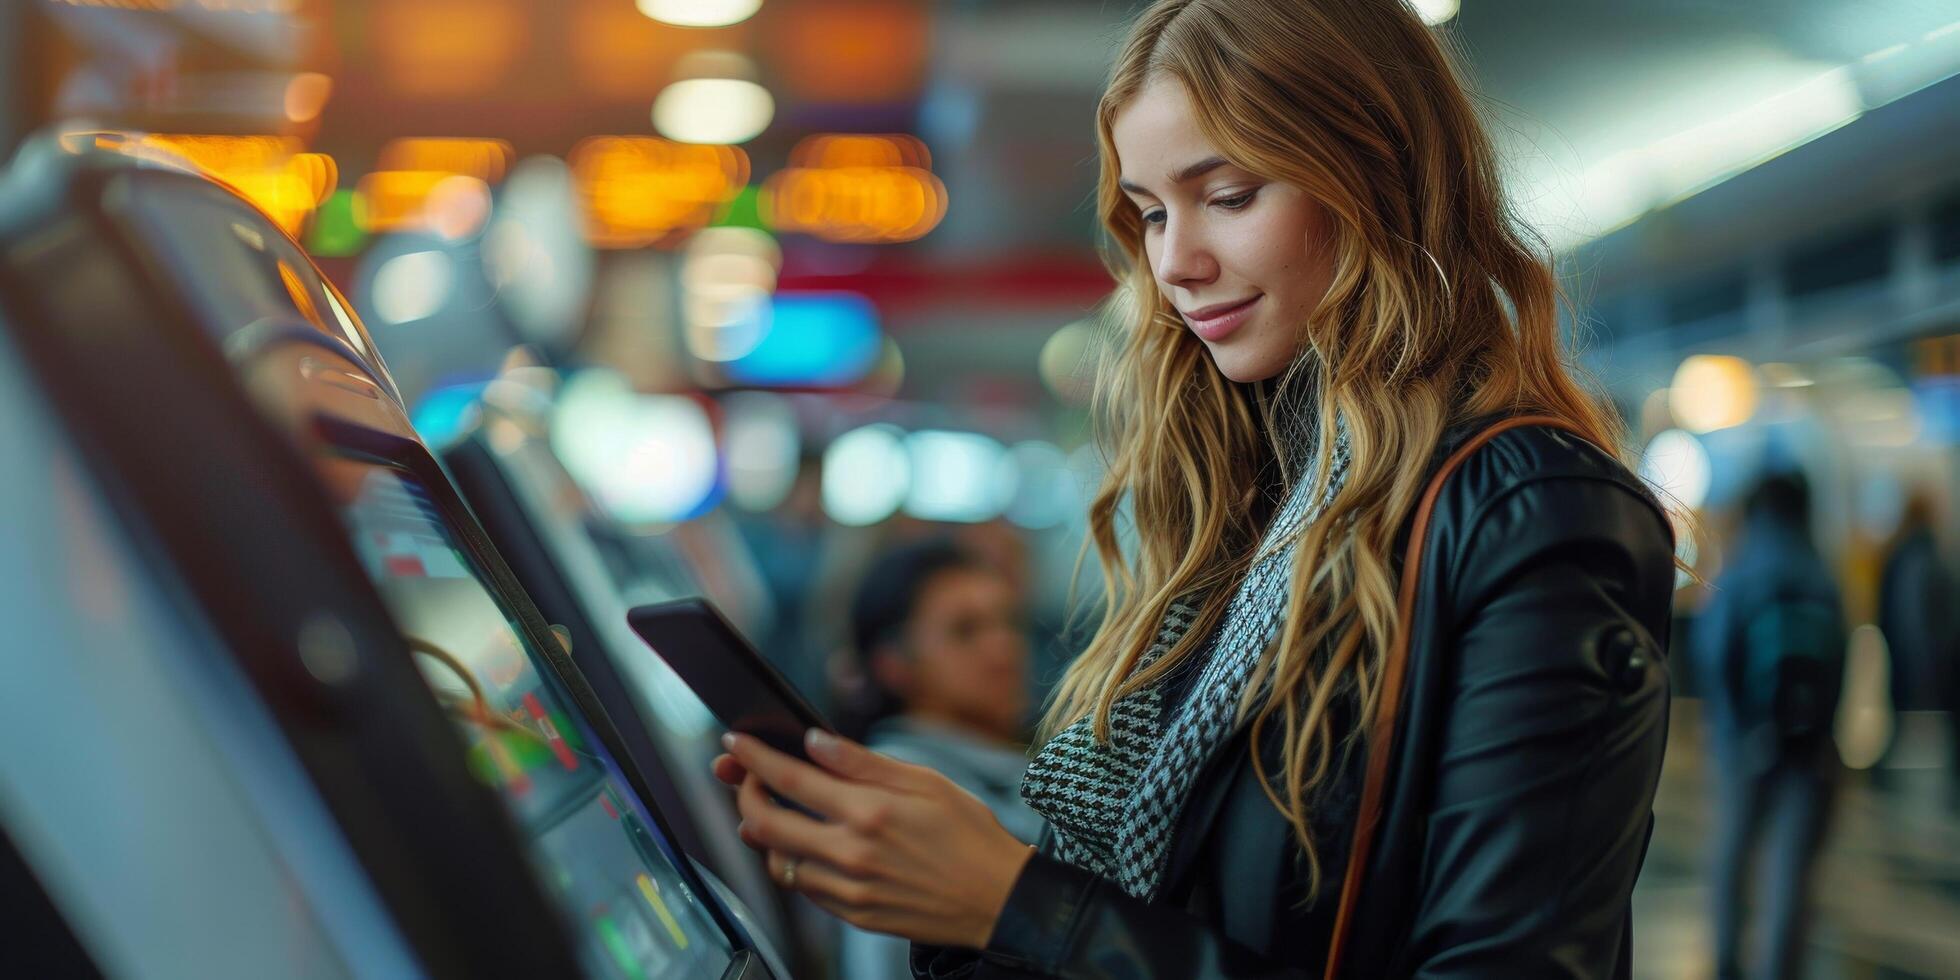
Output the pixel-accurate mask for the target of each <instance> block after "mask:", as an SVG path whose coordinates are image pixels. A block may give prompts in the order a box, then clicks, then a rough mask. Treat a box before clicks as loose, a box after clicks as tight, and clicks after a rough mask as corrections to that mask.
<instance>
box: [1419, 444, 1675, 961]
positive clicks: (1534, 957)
mask: <svg viewBox="0 0 1960 980" xmlns="http://www.w3.org/2000/svg"><path fill="white" fill-rule="evenodd" d="M1659 525H1660V518H1659V516H1658V515H1657V514H1656V513H1655V511H1654V509H1653V507H1652V506H1651V505H1650V504H1649V503H1647V502H1646V501H1645V500H1643V499H1641V498H1640V497H1638V496H1636V495H1635V493H1634V492H1633V491H1631V490H1629V489H1628V488H1626V487H1625V486H1623V485H1620V484H1618V483H1615V482H1611V481H1606V480H1596V479H1584V478H1578V479H1558V480H1550V481H1541V482H1536V483H1530V484H1527V485H1525V486H1524V487H1522V488H1520V489H1518V490H1517V491H1515V492H1513V493H1511V494H1509V495H1507V496H1506V497H1502V498H1499V499H1497V500H1494V501H1492V502H1491V503H1490V504H1489V506H1488V507H1487V508H1486V510H1485V512H1484V516H1483V518H1482V519H1481V520H1480V521H1479V522H1478V523H1477V524H1476V525H1474V526H1473V528H1472V531H1471V534H1472V537H1471V538H1470V539H1469V540H1468V541H1467V542H1466V546H1465V547H1464V549H1463V550H1462V552H1461V554H1462V555H1464V556H1465V561H1464V562H1463V567H1461V568H1459V569H1456V570H1455V571H1456V581H1455V584H1454V586H1453V591H1454V592H1455V595H1454V596H1453V598H1452V602H1451V606H1452V607H1453V608H1457V609H1461V610H1466V611H1467V612H1468V616H1467V618H1466V619H1465V620H1463V621H1462V625H1461V626H1460V627H1459V629H1458V632H1457V641H1456V650H1455V656H1454V657H1453V659H1452V662H1453V664H1454V665H1455V668H1456V670H1455V679H1454V683H1453V688H1452V690H1451V692H1450V705H1451V707H1450V714H1449V718H1448V719H1447V721H1446V722H1445V726H1444V729H1443V736H1442V740H1441V750H1440V754H1439V755H1438V757H1437V758H1436V760H1435V762H1434V777H1433V779H1434V791H1433V794H1434V795H1433V798H1432V801H1431V803H1430V806H1429V808H1428V818H1427V821H1426V826H1425V829H1424V833H1423V838H1424V839H1423V841H1422V847H1423V854H1422V862H1421V864H1422V867H1423V873H1422V882H1421V884H1420V886H1419V891H1418V893H1417V894H1419V895H1420V900H1419V904H1418V905H1417V907H1416V909H1414V913H1415V915H1414V918H1413V921H1412V923H1411V928H1410V931H1409V934H1408V941H1407V942H1406V943H1405V944H1404V945H1403V947H1402V949H1403V951H1404V952H1403V957H1404V958H1403V960H1402V962H1401V963H1400V964H1399V967H1400V968H1398V969H1396V970H1395V971H1394V972H1395V973H1396V974H1398V975H1407V976H1416V977H1433V978H1441V977H1452V978H1456V977H1506V978H1519V977H1610V976H1614V975H1615V974H1616V973H1617V972H1619V970H1620V966H1621V964H1620V963H1619V962H1618V960H1619V957H1620V956H1621V955H1623V951H1624V950H1625V948H1626V943H1625V941H1624V940H1625V935H1624V933H1625V930H1626V929H1627V928H1628V925H1627V911H1626V910H1627V909H1628V896H1629V894H1630V893H1631V891H1632V889H1633V882H1634V878H1635V877H1636V876H1637V875H1638V873H1639V869H1640V863H1641V860H1642V858H1643V857H1644V856H1645V853H1646V847H1647V840H1648V834H1649V830H1650V827H1651V824H1652V816H1651V814H1652V806H1653V800H1654V791H1655V788H1656V786H1657V784H1658V781H1659V778H1660V766H1661V754H1662V750H1663V748H1664V745H1665V735H1666V729H1667V687H1668V678H1667V669H1666V663H1665V661H1664V660H1663V659H1662V651H1663V650H1664V649H1665V647H1664V646H1663V645H1662V642H1664V640H1665V638H1664V637H1663V638H1662V642H1656V638H1655V637H1654V636H1652V635H1651V633H1650V629H1649V627H1648V626H1647V625H1644V624H1654V628H1655V629H1658V630H1663V631H1664V630H1665V629H1666V622H1667V609H1668V603H1669V601H1670V598H1671V596H1672V588H1673V582H1672V579H1673V569H1672V567H1671V548H1670V541H1669V537H1668V534H1667V532H1666V530H1665V528H1664V526H1659ZM1493 557H1495V558H1496V559H1497V560H1491V559H1492V558H1493Z"/></svg>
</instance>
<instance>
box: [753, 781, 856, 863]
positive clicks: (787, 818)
mask: <svg viewBox="0 0 1960 980" xmlns="http://www.w3.org/2000/svg"><path fill="white" fill-rule="evenodd" d="M735 809H736V811H737V812H739V813H741V815H742V827H741V835H742V842H743V843H745V844H747V845H749V846H750V847H753V848H755V849H757V850H778V851H788V852H789V853H791V854H795V855H801V856H805V857H814V858H818V859H821V860H826V861H834V860H835V859H836V858H837V857H838V855H837V854H835V853H834V852H835V851H836V850H839V849H840V848H839V847H838V844H839V842H838V841H837V840H836V839H835V837H834V835H832V834H828V833H826V831H828V830H829V829H831V828H829V826H828V825H827V824H824V823H821V822H819V821H816V820H812V819H810V818H809V817H806V816H804V815H803V814H801V813H798V812H796V811H795V810H791V809H789V808H787V807H782V806H777V805H776V802H775V801H774V800H771V799H770V798H769V791H768V790H767V789H766V788H765V787H764V786H763V784H762V780H761V779H760V778H759V777H756V776H754V775H751V776H750V777H749V778H748V779H746V780H743V781H742V788H741V789H739V790H737V791H736V793H735Z"/></svg>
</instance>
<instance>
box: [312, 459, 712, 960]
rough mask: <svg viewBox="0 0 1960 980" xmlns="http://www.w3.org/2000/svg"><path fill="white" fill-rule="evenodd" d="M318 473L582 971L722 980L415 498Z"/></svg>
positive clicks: (588, 744)
mask: <svg viewBox="0 0 1960 980" xmlns="http://www.w3.org/2000/svg"><path fill="white" fill-rule="evenodd" d="M322 463H323V465H324V466H325V467H326V468H327V470H328V474H327V475H328V476H329V479H330V482H332V483H333V484H334V485H335V486H336V487H337V488H338V489H340V490H341V491H342V496H343V499H348V498H351V500H352V503H351V504H348V505H346V507H345V517H346V520H347V522H348V525H349V528H350V530H351V532H352V533H353V535H354V544H355V550H356V551H357V552H359V554H360V557H361V561H362V563H363V564H364V565H365V566H366V568H367V572H368V575H369V577H370V578H372V579H373V581H374V582H375V583H376V585H377V586H378V587H379V589H380V592H381V595H382V598H383V599H384V600H385V601H386V602H387V604H388V606H389V608H390V610H391V611H392V612H393V613H394V616H395V618H396V621H397V622H398V623H399V624H400V625H401V628H402V630H403V632H404V635H405V636H406V638H407V639H408V642H409V648H410V650H411V651H412V654H411V655H412V656H414V657H415V659H416V663H417V665H418V666H419V667H420V668H421V672H422V675H423V676H424V677H425V678H426V679H427V681H428V683H429V686H430V687H431V688H432V689H433V690H434V691H435V694H436V697H437V699H438V700H440V701H441V702H442V704H443V707H444V709H445V710H446V711H447V712H448V714H449V715H450V717H451V718H452V719H454V721H455V723H456V726H457V728H458V730H459V731H460V732H461V733H462V736H463V739H464V741H465V743H466V744H467V745H468V746H469V749H468V752H469V765H470V767H471V768H472V770H473V771H475V772H476V774H477V775H478V777H479V778H481V779H483V780H484V781H485V782H486V783H489V784H490V785H493V786H495V787H497V788H498V790H499V791H500V792H501V793H502V796H503V798H504V801H505V803H506V804H507V805H508V806H509V807H510V810H511V813H512V815H513V816H514V818H515V819H516V822H517V823H518V825H519V826H520V828H521V829H522V831H523V832H524V834H525V836H526V837H527V838H528V840H529V842H530V846H531V849H532V858H533V860H534V861H535V862H536V864H537V867H538V870H539V873H540V878H541V880H542V881H543V883H544V885H545V887H546V889H547V890H548V891H550V892H551V894H552V896H553V897H554V899H555V900H556V901H557V902H558V904H559V906H560V907H561V908H562V909H563V911H564V914H565V917H566V918H567V919H568V920H569V921H570V922H571V923H572V924H573V927H574V928H575V929H576V931H577V933H578V935H579V938H580V941H581V944H582V946H583V949H582V951H581V952H582V955H583V956H584V957H585V958H586V960H587V961H588V962H589V964H590V968H591V969H592V970H593V972H594V973H595V975H599V976H610V977H630V978H646V980H657V978H665V977H690V978H692V977H712V976H720V975H721V974H722V972H723V971H724V970H725V969H726V967H727V965H728V963H729V960H730V958H731V955H732V954H731V951H730V948H729V944H728V942H727V940H726V938H725V937H724V936H723V934H722V933H721V931H720V929H719V928H718V927H717V926H716V925H715V921H714V919H712V918H711V917H710V916H709V914H708V912H707V910H705V909H704V908H702V907H701V906H700V904H699V901H698V899H697V898H696V896H695V895H693V894H692V892H691V891H690V890H689V889H688V887H687V886H686V885H685V883H684V882H683V881H682V880H681V878H680V877H679V875H678V874H677V873H676V871H675V868H674V865H673V863H672V862H673V860H674V858H673V856H672V855H673V851H672V849H671V848H670V847H668V846H666V845H664V843H663V842H661V841H659V840H658V839H657V838H656V836H655V834H656V831H655V830H654V828H653V825H652V823H651V821H649V820H648V819H646V817H645V815H644V813H643V812H642V811H641V809H640V806H639V803H638V802H637V801H636V799H635V797H634V796H633V795H632V794H631V793H630V792H628V791H627V789H626V788H625V785H624V784H623V783H622V781H621V780H620V779H619V778H618V774H617V771H616V768H615V765H614V763H613V761H612V760H611V759H610V758H609V757H608V756H607V755H606V754H605V751H604V749H603V748H601V747H600V745H599V744H598V741H597V739H595V738H594V737H592V735H591V733H590V732H589V731H588V729H587V728H586V726H585V724H584V722H583V720H582V719H581V717H580V716H579V715H578V714H577V713H576V711H575V710H574V709H573V708H572V704H571V701H570V699H569V698H567V697H565V696H563V695H562V694H561V692H560V690H559V687H558V684H557V682H556V679H555V677H554V676H553V675H552V674H551V673H550V669H549V667H547V666H546V665H545V664H544V663H543V662H542V661H541V659H540V654H539V653H538V651H536V650H535V649H532V648H531V647H530V646H529V645H528V644H527V642H526V641H525V640H524V636H523V633H522V632H521V631H520V630H519V629H518V628H517V626H516V624H515V623H514V622H513V621H512V619H511V617H510V616H508V615H507V614H506V613H505V611H504V609H503V607H502V606H501V605H500V604H499V602H498V601H497V599H496V598H495V596H494V595H493V594H492V592H491V591H490V589H489V588H488V587H487V586H486V585H485V584H484V581H483V579H482V575H481V573H480V572H479V571H478V569H477V568H476V567H475V564H474V562H473V561H472V560H471V559H470V557H469V556H468V555H467V554H466V553H465V552H464V551H463V550H462V548H461V547H460V546H459V542H457V541H456V539H455V538H454V537H453V536H452V535H451V534H450V532H449V530H448V528H447V526H446V524H445V522H444V520H443V519H442V517H441V515H440V513H439V511H438V510H437V508H436V506H435V504H434V502H433V501H432V500H431V498H430V497H429V495H428V494H427V492H426V491H425V490H424V489H423V487H422V486H421V485H420V484H419V483H417V482H416V481H415V479H414V478H413V477H412V476H410V475H409V474H408V473H407V472H406V471H403V470H400V469H397V468H395V467H392V466H385V465H377V464H369V463H363V462H355V461H352V460H344V459H329V460H323V461H322ZM458 884H459V887H467V884H466V883H458Z"/></svg>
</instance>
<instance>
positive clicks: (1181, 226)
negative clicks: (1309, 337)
mask: <svg viewBox="0 0 1960 980" xmlns="http://www.w3.org/2000/svg"><path fill="white" fill-rule="evenodd" d="M1111 129H1112V135H1113V136H1114V139H1115V144H1116V156H1117V159H1118V160H1120V161H1121V164H1122V187H1123V190H1124V192H1125V193H1127V194H1128V195H1129V196H1130V200H1131V201H1132V202H1133V203H1135V204H1136V206H1137V210H1138V212H1139V214H1140V215H1141V217H1142V220H1143V244H1144V252H1145V254H1146V255H1147V256H1148V257H1149V260H1150V270H1151V273H1152V274H1153V275H1155V276H1156V278H1157V289H1158V291H1160V292H1162V293H1163V294H1164V296H1165V298H1167V299H1169V300H1170V302H1171V304H1172V305H1173V306H1175V307H1176V308H1177V311H1178V313H1180V314H1181V315H1182V316H1183V319H1184V325H1185V326H1186V327H1187V328H1188V329H1190V331H1191V332H1192V333H1194V334H1197V336H1198V339H1199V340H1202V341H1204V344H1205V346H1206V347H1207V348H1209V349H1210V350H1211V356H1212V360H1213V361H1214V362H1215V363H1216V364H1217V365H1218V370H1219V371H1220V372H1222V373H1223V374H1224V375H1225V376H1226V377H1228V378H1231V379H1232V380H1233V381H1239V382H1254V381H1264V380H1266V379H1268V378H1272V377H1275V376H1277V375H1279V374H1280V372H1282V371H1284V370H1285V369H1286V366H1287V365H1288V364H1289V363H1291V362H1292V360H1293V358H1294V356H1295V355H1296V354H1297V353H1298V351H1299V345H1300V340H1301V330H1302V328H1303V327H1304V326H1305V325H1306V322H1307V316H1308V314H1310V313H1311V312H1313V309H1314V306H1315V305H1316V304H1318V303H1319V302H1320V299H1321V297H1322V296H1324V295H1326V293H1327V285H1328V282H1329V280H1330V279H1331V278H1332V276H1333V266H1332V262H1331V261H1330V260H1329V258H1328V256H1327V249H1326V242H1327V240H1328V236H1327V218H1326V214H1325V213H1324V212H1323V211H1322V210H1321V208H1320V205H1319V204H1317V203H1315V201H1314V200H1313V199H1312V198H1310V197H1308V196H1307V193H1306V192H1305V191H1304V190H1302V189H1300V188H1299V187H1295V186H1294V185H1292V184H1287V183H1281V182H1278V181H1270V180H1262V179H1260V178H1258V177H1255V176H1253V175H1252V174H1250V173H1248V172H1246V171H1244V170H1241V169H1239V168H1238V167H1236V166H1233V165H1232V164H1231V163H1229V162H1227V161H1226V160H1225V158H1224V155H1223V154H1221V153H1220V152H1219V151H1218V149H1217V148H1216V147H1214V146H1212V144H1211V142H1210V141H1209V140H1207V139H1205V136H1204V134H1203V133H1202V132H1200V131H1199V129H1198V121H1197V117H1196V116H1195V114H1194V113H1193V112H1192V108H1191V99H1190V96H1189V95H1188V94H1187V93H1186V92H1185V89H1184V85H1183V84H1182V83H1181V82H1178V81H1177V80H1176V79H1174V78H1171V77H1169V76H1165V75H1159V76H1157V77H1156V78H1154V79H1152V80H1151V81H1150V82H1149V83H1148V84H1147V85H1145V86H1144V88H1143V91H1141V92H1139V93H1138V94H1137V96H1136V97H1135V98H1134V99H1132V100H1130V103H1129V104H1128V105H1126V106H1124V107H1123V108H1122V110H1120V111H1119V112H1118V113H1117V114H1116V119H1115V122H1114V124H1113V125H1112V127H1111Z"/></svg>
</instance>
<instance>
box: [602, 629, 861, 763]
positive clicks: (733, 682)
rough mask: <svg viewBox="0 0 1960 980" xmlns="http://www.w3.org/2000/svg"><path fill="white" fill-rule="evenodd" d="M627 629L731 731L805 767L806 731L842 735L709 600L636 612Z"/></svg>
mask: <svg viewBox="0 0 1960 980" xmlns="http://www.w3.org/2000/svg"><path fill="white" fill-rule="evenodd" d="M626 622H627V623H628V624H629V625H631V626H632V627H633V632H635V633H638V634H640V639H642V640H645V641H646V642H647V645H648V646H651V647H652V648H653V652H654V653H656V654H658V655H659V656H660V659H662V660H664V661H666V662H667V666H669V667H672V668H673V669H674V673H676V674H679V675H680V678H681V680H683V681H685V682H686V683H687V686H688V687H690V688H693V690H694V694H695V696H697V697H699V698H700V699H701V702H702V703H703V704H706V705H707V706H708V710H709V711H711V712H713V713H714V716H715V717H716V718H717V719H720V721H721V723H722V724H723V725H724V726H726V727H727V728H728V729H729V730H730V731H735V732H741V733H742V734H744V735H752V736H754V737H756V738H759V739H761V740H762V742H763V744H765V745H768V746H769V747H771V748H773V749H776V750H778V751H781V752H787V753H789V754H790V755H793V756H795V757H797V758H799V759H803V760H804V761H809V756H808V755H807V754H805V753H804V751H803V733H804V731H805V730H807V729H811V728H821V729H823V730H825V731H828V732H835V731H836V729H835V728H832V727H831V725H830V723H829V722H827V721H825V720H824V718H823V715H821V714H818V713H817V709H816V708H814V707H812V706H811V705H810V702H809V701H808V700H806V699H805V698H804V697H803V695H801V694H798V693H797V691H796V688H795V687H793V686H791V684H790V682H789V680H788V679H787V678H785V677H784V676H783V675H782V672H780V671H778V670H777V669H776V668H775V667H774V666H773V665H771V664H770V663H769V662H768V661H767V660H764V659H763V658H762V654H761V653H760V652H759V651H757V650H756V648H755V646H754V645H753V644H751V643H749V641H748V640H746V639H743V637H742V634H741V632H740V631H738V630H736V629H735V626H734V624H732V623H730V622H729V621H728V620H727V619H726V618H725V617H723V616H722V614H721V611H720V610H717V609H716V608H715V607H714V605H713V604H712V603H710V602H709V601H708V600H706V599H701V598H692V599H675V600H673V601H671V602H656V603H653V604H651V605H645V606H635V607H633V608H632V609H629V610H627V612H626Z"/></svg>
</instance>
